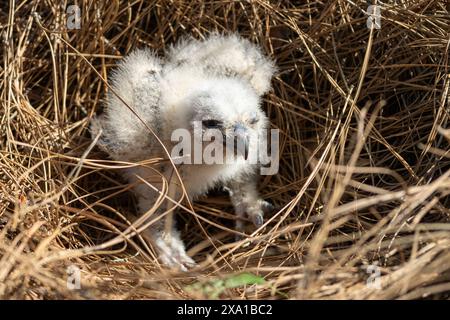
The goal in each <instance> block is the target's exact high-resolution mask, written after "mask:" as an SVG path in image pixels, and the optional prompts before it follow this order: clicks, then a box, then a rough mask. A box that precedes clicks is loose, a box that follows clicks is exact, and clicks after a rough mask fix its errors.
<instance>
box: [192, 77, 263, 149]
mask: <svg viewBox="0 0 450 320" xmlns="http://www.w3.org/2000/svg"><path fill="white" fill-rule="evenodd" d="M185 103H186V104H185V108H188V109H189V113H188V114H189V116H188V119H189V124H188V126H189V128H190V130H192V132H193V133H194V134H198V133H199V132H202V135H204V134H208V132H209V133H211V134H212V135H213V136H214V137H215V138H214V141H215V139H216V137H217V135H218V134H220V135H221V137H222V139H221V140H222V141H217V142H215V143H222V145H223V147H224V148H225V149H227V150H229V149H230V148H233V151H234V153H235V154H236V155H241V156H244V158H247V155H248V153H249V152H256V151H257V150H251V146H252V145H253V144H252V143H251V142H252V141H257V139H258V135H259V134H261V132H262V131H263V130H264V129H265V128H266V127H267V124H268V119H267V117H266V115H265V114H264V112H263V111H262V110H261V103H260V97H259V96H258V94H257V93H256V92H255V91H254V90H253V88H252V87H251V86H250V85H249V84H247V83H246V82H245V81H243V80H240V79H236V78H216V79H210V80H209V81H208V82H204V83H201V84H200V85H199V86H198V87H197V88H194V89H193V90H192V92H191V94H190V95H189V96H188V98H187V99H186V101H185Z"/></svg>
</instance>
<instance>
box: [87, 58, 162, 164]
mask: <svg viewBox="0 0 450 320" xmlns="http://www.w3.org/2000/svg"><path fill="white" fill-rule="evenodd" d="M161 69H162V62H161V61H160V59H158V57H157V56H156V54H155V53H154V52H152V51H150V50H136V51H134V52H132V53H131V54H130V55H128V56H127V57H126V58H124V59H123V60H122V61H121V62H120V63H119V64H118V67H117V68H116V69H115V70H114V71H113V73H112V76H111V87H112V89H113V90H110V91H109V92H108V95H107V101H106V105H105V110H104V112H103V114H102V115H100V116H97V117H95V118H93V119H92V120H91V126H90V131H91V135H92V136H93V137H94V136H96V135H97V134H99V133H100V130H101V134H100V137H99V140H98V143H97V144H98V146H99V147H100V148H101V149H103V150H104V151H106V152H107V153H108V154H109V155H110V156H111V157H112V158H113V159H116V160H132V159H139V158H140V157H141V153H142V152H144V151H145V152H148V148H147V147H148V146H149V145H151V144H152V141H153V137H152V134H151V133H150V132H148V129H147V128H146V127H145V125H144V124H142V122H141V121H140V120H139V118H138V117H137V116H136V115H135V114H134V113H133V112H132V111H131V110H130V109H129V108H128V107H127V105H128V106H129V107H131V108H132V109H133V110H134V111H135V112H136V113H137V114H138V115H139V117H140V118H141V119H142V120H144V121H145V123H146V124H147V125H148V126H150V127H151V128H152V129H154V130H155V131H156V130H157V129H158V128H157V127H158V125H159V123H160V121H159V107H158V102H159V97H160V85H159V84H160V82H159V81H160V73H161ZM112 91H114V92H112ZM115 93H117V94H118V95H119V96H120V97H121V98H122V99H123V100H124V101H125V102H126V104H127V105H125V104H124V102H122V101H121V99H120V98H118V97H117V95H116V94H115ZM146 148H147V149H146Z"/></svg>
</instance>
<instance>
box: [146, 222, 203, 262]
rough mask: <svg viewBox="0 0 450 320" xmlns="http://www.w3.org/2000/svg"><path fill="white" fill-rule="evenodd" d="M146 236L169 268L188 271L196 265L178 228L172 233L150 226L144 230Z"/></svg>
mask: <svg viewBox="0 0 450 320" xmlns="http://www.w3.org/2000/svg"><path fill="white" fill-rule="evenodd" d="M143 235H144V238H145V239H147V241H150V242H151V243H152V244H153V245H154V248H155V250H156V252H157V254H158V258H159V260H160V261H161V263H162V264H163V265H164V266H166V267H169V268H172V269H178V270H181V271H188V269H190V268H193V267H195V266H196V263H195V261H194V260H193V259H192V258H191V257H189V256H188V255H187V253H186V249H185V247H184V243H183V241H182V240H181V239H180V236H179V234H178V232H177V231H176V230H174V231H173V232H170V233H166V232H161V231H156V230H154V229H152V228H149V229H147V230H145V231H143Z"/></svg>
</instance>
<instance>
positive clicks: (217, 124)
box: [202, 120, 222, 129]
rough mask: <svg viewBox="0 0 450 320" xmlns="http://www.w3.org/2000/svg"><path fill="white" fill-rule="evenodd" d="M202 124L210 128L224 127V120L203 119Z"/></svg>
mask: <svg viewBox="0 0 450 320" xmlns="http://www.w3.org/2000/svg"><path fill="white" fill-rule="evenodd" d="M202 125H203V126H204V127H205V128H208V129H219V128H221V127H222V122H221V121H219V120H203V121H202Z"/></svg>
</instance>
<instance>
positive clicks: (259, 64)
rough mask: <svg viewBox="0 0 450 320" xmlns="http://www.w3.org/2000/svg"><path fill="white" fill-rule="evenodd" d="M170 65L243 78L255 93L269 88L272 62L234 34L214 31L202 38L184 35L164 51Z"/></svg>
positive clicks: (263, 91) (249, 43) (273, 70)
mask: <svg viewBox="0 0 450 320" xmlns="http://www.w3.org/2000/svg"><path fill="white" fill-rule="evenodd" d="M167 57H168V63H170V64H171V65H172V66H175V67H176V66H178V65H182V64H193V65H198V66H200V67H202V68H203V69H204V70H206V71H207V72H212V73H214V74H216V75H224V76H238V77H241V78H243V79H245V80H247V81H248V82H249V83H250V84H251V86H252V87H253V88H254V89H255V91H256V92H257V93H258V94H259V95H263V94H265V93H266V92H267V91H268V90H269V89H270V80H271V78H272V76H273V74H274V72H275V64H274V62H273V61H272V60H271V59H269V58H268V57H266V56H265V55H264V54H263V52H262V51H261V49H260V48H259V47H258V46H257V45H255V44H253V43H251V42H250V41H248V40H247V39H244V38H241V37H239V36H238V35H235V34H233V35H227V36H222V35H218V34H214V35H211V36H209V37H208V38H207V39H206V40H205V41H199V40H195V39H184V40H182V41H180V42H179V43H177V44H176V45H174V46H172V47H171V48H170V49H169V51H168V52H167Z"/></svg>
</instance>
